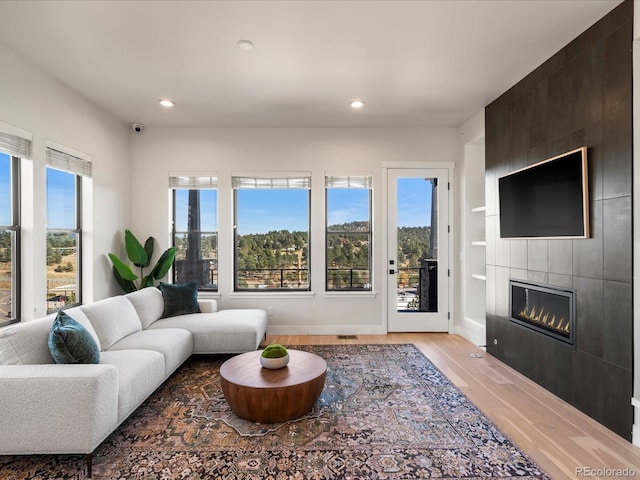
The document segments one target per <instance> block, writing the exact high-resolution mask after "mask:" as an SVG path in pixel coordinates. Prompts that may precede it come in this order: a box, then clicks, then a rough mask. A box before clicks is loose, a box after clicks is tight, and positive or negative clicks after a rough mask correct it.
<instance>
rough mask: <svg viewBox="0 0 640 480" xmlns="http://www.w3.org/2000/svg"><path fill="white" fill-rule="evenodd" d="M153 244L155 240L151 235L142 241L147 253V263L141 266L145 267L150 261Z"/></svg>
mask: <svg viewBox="0 0 640 480" xmlns="http://www.w3.org/2000/svg"><path fill="white" fill-rule="evenodd" d="M154 246H155V240H154V238H153V237H149V238H147V241H146V242H144V251H145V253H146V254H147V263H146V264H144V265H142V267H143V268H146V267H148V266H149V264H150V263H151V258H152V257H153V247H154Z"/></svg>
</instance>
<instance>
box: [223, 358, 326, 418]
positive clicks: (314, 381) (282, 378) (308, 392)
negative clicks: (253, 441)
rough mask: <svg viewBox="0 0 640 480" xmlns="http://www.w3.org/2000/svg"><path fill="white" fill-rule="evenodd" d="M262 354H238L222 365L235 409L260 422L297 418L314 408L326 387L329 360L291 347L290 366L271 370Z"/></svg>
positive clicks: (227, 392)
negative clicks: (264, 365) (261, 357)
mask: <svg viewBox="0 0 640 480" xmlns="http://www.w3.org/2000/svg"><path fill="white" fill-rule="evenodd" d="M261 353H262V350H258V351H255V352H248V353H243V354H241V355H237V356H235V357H233V358H230V359H229V360H227V361H226V362H224V363H223V364H222V366H221V367H220V383H221V386H222V392H223V393H224V397H225V398H226V399H227V402H228V403H229V406H230V407H231V410H233V411H234V413H235V414H236V415H238V416H239V417H242V418H244V419H247V420H251V421H253V422H259V423H274V422H284V421H287V420H293V419H294V418H298V417H300V416H302V415H304V414H305V413H307V412H308V411H309V410H311V407H313V405H314V404H315V403H316V400H318V397H319V396H320V394H321V393H322V389H323V388H324V380H325V377H326V374H327V364H326V362H325V361H324V360H323V359H322V358H320V357H319V356H317V355H314V354H313V353H308V352H302V351H300V350H289V365H287V366H286V367H284V368H280V369H277V370H269V369H267V368H262V366H261V365H260V354H261Z"/></svg>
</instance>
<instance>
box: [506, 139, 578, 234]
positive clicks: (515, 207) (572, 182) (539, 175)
mask: <svg viewBox="0 0 640 480" xmlns="http://www.w3.org/2000/svg"><path fill="white" fill-rule="evenodd" d="M498 192H499V202H500V237H501V238H540V237H544V238H588V237H589V198H588V183H587V148H586V147H581V148H578V149H576V150H572V151H571V152H567V153H565V154H563V155H559V156H557V157H553V158H550V159H548V160H544V161H542V162H540V163H536V164H535V165H532V166H530V167H526V168H523V169H521V170H518V171H516V172H513V173H510V174H508V175H505V176H503V177H500V178H499V180H498Z"/></svg>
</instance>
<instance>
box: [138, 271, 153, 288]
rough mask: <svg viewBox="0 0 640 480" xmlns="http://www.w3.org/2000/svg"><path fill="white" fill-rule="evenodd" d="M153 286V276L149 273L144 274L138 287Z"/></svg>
mask: <svg viewBox="0 0 640 480" xmlns="http://www.w3.org/2000/svg"><path fill="white" fill-rule="evenodd" d="M147 287H153V277H152V276H151V274H149V275H145V276H144V278H143V279H142V281H141V282H140V288H141V289H142V288H147Z"/></svg>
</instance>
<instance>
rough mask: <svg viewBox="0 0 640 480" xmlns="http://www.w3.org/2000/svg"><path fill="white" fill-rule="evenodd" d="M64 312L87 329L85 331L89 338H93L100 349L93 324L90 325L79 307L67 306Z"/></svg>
mask: <svg viewBox="0 0 640 480" xmlns="http://www.w3.org/2000/svg"><path fill="white" fill-rule="evenodd" d="M64 312H65V313H66V314H67V315H69V316H70V317H71V318H73V319H74V320H75V321H76V322H78V323H79V324H80V325H82V326H83V327H84V328H86V329H87V332H89V333H90V334H91V338H93V340H94V341H95V342H96V345H98V349H100V339H99V338H98V334H97V333H96V331H95V330H94V328H93V325H91V322H90V321H89V319H88V318H87V316H86V315H85V314H84V312H83V311H82V310H81V308H80V307H73V308H67V309H66V310H65V311H64Z"/></svg>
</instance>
